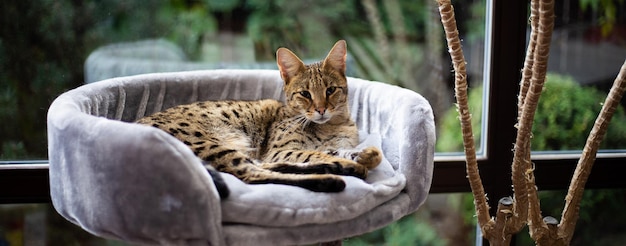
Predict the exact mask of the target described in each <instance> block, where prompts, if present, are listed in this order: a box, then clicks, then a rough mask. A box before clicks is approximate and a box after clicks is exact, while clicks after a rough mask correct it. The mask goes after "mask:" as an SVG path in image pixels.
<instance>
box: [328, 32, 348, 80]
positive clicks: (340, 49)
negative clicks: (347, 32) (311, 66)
mask: <svg viewBox="0 0 626 246" xmlns="http://www.w3.org/2000/svg"><path fill="white" fill-rule="evenodd" d="M347 54H348V48H347V47H346V41H344V40H339V41H337V43H335V45H334V46H333V48H332V49H331V50H330V52H328V55H327V56H326V59H324V64H323V66H324V68H325V69H332V70H336V71H339V72H341V74H345V73H346V57H347Z"/></svg>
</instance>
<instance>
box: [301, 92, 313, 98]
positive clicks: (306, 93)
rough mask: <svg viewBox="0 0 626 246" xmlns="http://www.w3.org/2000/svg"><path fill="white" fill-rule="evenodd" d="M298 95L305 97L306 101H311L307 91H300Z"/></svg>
mask: <svg viewBox="0 0 626 246" xmlns="http://www.w3.org/2000/svg"><path fill="white" fill-rule="evenodd" d="M300 95H302V96H303V97H306V98H308V99H311V93H310V92H308V91H301V92H300Z"/></svg>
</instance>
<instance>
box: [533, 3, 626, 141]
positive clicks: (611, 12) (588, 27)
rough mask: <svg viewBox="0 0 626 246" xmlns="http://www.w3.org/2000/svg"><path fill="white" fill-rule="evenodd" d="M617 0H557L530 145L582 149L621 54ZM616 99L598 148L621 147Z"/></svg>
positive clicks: (623, 131)
mask: <svg viewBox="0 0 626 246" xmlns="http://www.w3.org/2000/svg"><path fill="white" fill-rule="evenodd" d="M625 11H626V5H624V4H623V3H620V2H619V1H580V2H578V1H557V2H556V5H555V12H556V13H555V14H556V19H555V28H554V33H553V36H552V45H551V48H550V59H549V63H548V76H547V81H546V84H545V89H544V91H543V94H542V96H541V99H540V102H539V107H538V109H537V114H536V117H535V124H534V129H533V133H534V136H533V142H532V149H533V150H582V148H583V146H584V144H585V141H586V138H587V135H588V134H589V132H590V131H591V127H592V126H593V124H594V121H595V119H596V117H597V115H598V113H599V112H600V109H601V108H602V103H603V102H604V100H605V98H606V95H607V94H608V91H609V89H610V87H611V85H612V84H613V81H614V80H615V77H616V76H617V74H618V72H619V70H620V67H621V66H622V64H623V63H624V59H625V58H626V32H625V31H624V30H625V29H624V25H625V24H626V19H625V18H624V13H625ZM624 106H626V100H622V103H621V105H620V106H619V107H618V109H617V111H616V113H615V115H614V116H613V119H612V122H611V124H610V126H609V129H608V131H607V135H606V137H605V140H604V141H603V143H602V145H601V148H603V149H624V148H626V125H625V124H624V122H626V114H625V111H624Z"/></svg>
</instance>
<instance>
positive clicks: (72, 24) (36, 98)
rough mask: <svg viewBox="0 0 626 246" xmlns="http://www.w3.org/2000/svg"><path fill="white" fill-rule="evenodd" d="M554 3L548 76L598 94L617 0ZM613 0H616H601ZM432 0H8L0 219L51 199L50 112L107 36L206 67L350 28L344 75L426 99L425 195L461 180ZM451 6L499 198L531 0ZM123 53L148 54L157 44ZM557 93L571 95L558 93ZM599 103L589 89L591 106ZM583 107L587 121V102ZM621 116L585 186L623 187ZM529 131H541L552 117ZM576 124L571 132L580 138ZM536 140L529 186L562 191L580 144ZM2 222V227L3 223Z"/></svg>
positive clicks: (1, 54)
mask: <svg viewBox="0 0 626 246" xmlns="http://www.w3.org/2000/svg"><path fill="white" fill-rule="evenodd" d="M558 2H559V3H558V4H557V8H556V11H557V13H556V14H557V16H559V17H558V18H559V19H558V20H557V27H556V31H555V34H554V42H553V45H552V52H553V53H552V55H551V58H550V61H551V64H550V71H551V75H550V76H552V78H553V79H554V80H560V81H570V82H571V81H576V82H577V83H573V84H582V88H583V89H584V90H587V89H589V88H590V86H589V85H594V87H595V88H596V89H597V90H598V91H600V92H597V93H596V94H598V95H599V96H601V95H606V91H607V90H608V89H607V88H608V87H607V81H608V82H612V80H613V79H614V77H615V74H617V71H618V69H619V66H620V64H621V62H623V60H624V57H626V48H625V47H626V46H625V45H624V37H625V35H624V34H623V25H624V24H625V23H624V16H625V15H624V13H625V7H624V4H620V3H618V2H619V1H596V2H601V3H599V4H600V5H599V6H600V8H604V9H611V8H612V9H613V10H614V16H615V18H614V19H610V17H611V16H612V15H611V16H602V13H600V11H593V6H585V4H586V3H583V2H586V1H558ZM592 2H593V1H592ZM608 2H614V4H613V5H611V6H608V5H607V6H605V5H603V4H609V3H608ZM433 4H434V1H429V0H423V1H405V0H396V1H376V0H352V1H330V0H323V1H278V0H268V1H258V0H245V1H244V0H241V1H183V0H172V1H159V0H150V1H148V2H145V1H144V2H136V3H133V2H130V3H129V2H125V1H119V2H116V1H106V2H99V1H84V2H82V3H69V2H65V1H60V2H59V1H56V2H55V1H45V2H41V1H31V0H26V1H22V2H20V3H17V2H16V3H13V2H3V3H2V4H1V5H2V7H1V8H0V9H1V10H0V12H1V14H0V15H2V16H3V17H2V18H3V21H2V22H1V24H0V35H1V36H0V68H1V69H2V71H1V72H0V81H3V82H2V83H3V85H8V86H2V87H0V120H2V121H3V124H0V139H1V140H0V141H1V145H0V203H8V204H26V205H19V206H18V207H19V208H16V207H15V206H16V205H2V206H0V218H2V219H0V224H1V223H3V222H2V220H5V219H7V218H8V217H3V216H4V214H8V213H14V212H15V211H18V210H19V211H26V212H19V213H22V214H23V216H22V217H21V218H23V220H29V218H31V217H32V216H34V218H35V220H36V219H37V218H38V217H37V216H41V215H39V214H38V213H39V212H37V211H47V212H46V213H47V214H50V212H51V211H52V210H51V209H50V207H49V205H32V204H31V203H47V202H49V194H48V193H49V184H48V180H47V165H46V163H47V161H46V155H47V154H46V153H47V148H46V143H47V140H46V131H45V118H46V109H47V108H48V106H49V104H50V102H51V101H52V100H53V99H54V98H55V97H56V96H58V95H59V94H60V93H62V92H64V91H66V90H68V89H71V88H75V87H78V86H80V85H82V84H83V83H85V82H92V79H94V80H97V78H96V77H90V71H88V70H87V69H86V70H83V67H84V64H85V60H86V59H87V58H88V55H89V54H90V53H92V52H94V51H96V49H97V48H99V47H103V46H105V45H108V44H111V43H119V42H131V41H137V40H146V39H154V38H163V39H162V40H161V41H159V42H155V43H154V45H156V46H159V47H161V46H164V47H165V49H167V50H168V52H169V53H168V54H169V55H170V56H169V58H170V59H181V60H182V61H184V62H193V63H198V64H202V65H203V66H205V67H203V68H207V66H208V67H243V68H246V67H247V68H258V67H264V68H275V63H274V61H273V59H274V58H273V56H274V52H275V50H276V48H277V47H279V46H286V47H289V48H291V49H292V50H294V51H295V52H296V53H297V54H298V55H300V56H301V57H303V58H304V59H305V61H316V60H319V59H320V58H321V57H320V56H323V55H324V54H325V52H327V50H328V48H329V47H330V46H331V45H332V43H334V42H335V41H336V39H338V38H345V39H347V41H348V46H349V53H350V58H349V60H350V62H351V64H350V65H349V66H350V67H351V68H352V69H351V70H349V75H350V76H355V77H361V78H366V79H371V80H377V81H385V82H389V83H393V84H397V85H400V86H403V87H407V88H410V89H413V90H416V91H418V92H419V93H421V94H423V95H424V96H426V97H427V99H429V101H430V102H431V104H432V106H433V109H434V111H435V114H436V120H437V125H438V151H440V152H438V153H437V157H436V163H435V173H434V179H433V185H432V189H431V191H432V193H445V195H448V193H451V192H454V193H456V192H467V191H469V186H468V184H467V181H466V180H467V179H466V178H465V176H466V174H465V165H464V161H463V158H462V156H461V155H460V154H459V151H462V149H460V148H459V147H460V146H461V145H460V143H461V140H460V134H458V135H456V136H455V135H454V134H450V133H449V131H453V130H448V129H449V128H443V127H442V126H444V125H445V124H446V123H447V122H452V123H451V125H450V126H451V127H452V126H454V124H457V127H458V122H456V121H455V115H454V109H453V103H454V102H453V100H454V98H453V91H452V89H451V88H452V87H451V85H452V83H451V82H452V78H451V75H452V74H451V72H450V70H451V69H452V68H451V66H450V65H449V64H450V63H449V58H448V54H447V52H446V47H445V42H444V40H443V33H442V29H441V23H440V22H439V16H438V13H437V9H436V7H434V6H433ZM453 4H454V5H455V9H456V15H457V20H458V22H459V27H460V29H461V35H463V36H462V39H463V45H464V52H465V55H466V58H467V60H468V73H469V76H470V77H469V78H470V80H469V83H470V87H471V91H473V93H472V95H474V97H475V98H477V99H474V101H475V102H476V104H475V105H474V106H473V107H472V110H475V112H473V114H474V118H475V119H476V124H475V127H476V128H475V134H476V135H477V136H480V137H479V138H477V139H479V141H478V143H479V146H480V153H479V159H480V171H481V176H482V177H483V183H484V185H485V188H486V191H487V193H488V194H489V197H490V198H491V202H494V203H495V202H496V201H497V200H498V199H499V198H500V197H504V196H509V195H510V194H511V191H510V166H509V163H511V160H512V155H513V153H512V151H511V148H512V143H513V142H514V140H515V128H514V127H513V126H514V124H515V122H516V116H517V115H516V112H517V111H516V107H517V106H516V105H517V97H516V95H517V92H518V83H519V81H520V72H519V70H520V68H521V67H522V65H523V58H524V54H525V48H526V39H527V32H528V29H527V20H528V17H527V13H526V10H527V3H526V2H525V1H484V0H464V1H454V3H453ZM485 23H486V25H485ZM164 40H166V41H164ZM172 44H174V46H172ZM70 47H71V48H70ZM172 47H173V48H172ZM577 52H578V53H577ZM586 52H589V53H586ZM128 55H130V56H132V57H137V56H141V57H144V59H152V58H151V55H154V54H153V53H150V52H148V53H147V54H146V53H131V54H128ZM589 63H592V65H593V66H588V65H587V64H589ZM596 65H597V68H596V67H595V66H596ZM126 71H130V69H127V70H126ZM117 75H120V74H117ZM117 75H116V76H117ZM483 81H485V82H483ZM563 83H564V84H568V85H571V84H572V83H569V82H563ZM583 89H580V88H579V89H576V90H583ZM549 91H555V92H558V91H559V90H558V89H550V88H548V89H547V91H546V93H549ZM577 93H578V92H577ZM580 93H589V92H586V91H584V92H580ZM584 95H587V94H584ZM594 95H595V94H594ZM576 98H577V97H576ZM585 98H586V97H585ZM478 99H482V100H478ZM548 99H549V98H548V97H546V96H544V97H543V98H542V100H546V101H547V100H548ZM581 101H582V100H580V101H576V102H575V103H582V102H581ZM554 103H560V105H563V106H564V107H565V106H570V103H565V102H564V101H557V102H554ZM599 103H600V102H597V100H596V101H593V100H592V101H591V102H590V104H589V105H596V106H598V105H599ZM585 105H587V104H585ZM623 105H626V104H625V103H623ZM546 107H548V108H550V110H552V109H554V108H556V106H549V105H546ZM583 107H591V106H583ZM539 110H542V109H541V108H540V109H539ZM478 111H482V112H483V113H482V114H481V113H478ZM588 111H593V110H588ZM448 112H452V113H448ZM559 112H563V116H560V115H559V116H558V117H556V118H555V117H554V116H555V115H551V114H546V115H545V121H546V122H548V123H552V122H558V123H559V124H561V123H565V124H570V123H577V122H578V123H579V122H583V121H585V122H586V121H588V120H589V119H587V118H584V119H581V118H579V117H583V116H584V117H587V113H586V112H587V111H585V112H584V113H579V112H578V111H573V112H576V113H573V114H572V113H567V112H571V111H566V110H565V109H563V111H559ZM591 115H592V116H591V117H592V118H595V113H594V114H591ZM622 115H623V114H622ZM569 116H574V117H572V118H567V117H569ZM446 117H450V118H451V120H450V119H446ZM550 117H552V118H550ZM619 117H620V116H619V115H617V116H616V118H614V120H613V125H615V126H616V130H614V131H615V132H614V133H613V134H611V133H610V135H612V137H616V138H615V139H613V140H610V141H608V145H606V146H605V148H606V150H605V151H604V152H603V153H601V154H600V156H599V158H598V159H597V161H596V164H595V167H594V170H593V172H592V174H591V177H590V180H589V183H588V187H591V188H624V187H626V181H624V179H622V178H619V177H617V173H616V172H615V170H616V168H617V165H620V164H623V162H624V160H626V154H624V152H623V151H622V150H621V149H626V146H624V143H626V141H624V140H623V139H621V138H619V137H623V136H626V130H622V129H624V128H623V126H622V125H623V123H621V122H622V121H624V120H626V118H619ZM592 121H593V119H591V121H590V122H592ZM481 123H482V124H481ZM546 127H549V128H550V129H556V130H555V132H558V133H562V131H559V130H563V127H557V126H555V125H554V124H552V125H550V124H547V125H546ZM567 128H578V126H572V127H567ZM442 129H446V130H445V131H444V130H442ZM450 129H451V128H450ZM535 131H541V132H546V134H547V133H548V132H549V131H548V128H546V129H545V130H544V129H541V130H535ZM479 132H480V133H479ZM580 132H581V131H577V132H576V133H569V134H568V136H570V135H576V136H586V135H587V133H580ZM536 136H538V134H537V135H536ZM537 139H539V140H542V141H543V142H544V143H545V144H543V143H542V142H538V143H533V146H534V147H536V148H534V149H533V150H537V151H541V152H535V154H534V160H535V163H536V167H537V169H536V178H537V184H538V186H539V187H540V189H541V190H551V189H564V188H565V187H566V186H567V185H568V184H569V179H570V177H571V173H572V171H573V169H574V167H575V164H576V158H577V155H578V153H579V151H577V150H580V149H581V147H580V146H579V145H566V144H564V143H569V142H573V140H569V139H567V138H558V139H559V140H558V141H556V140H550V139H548V138H539V137H537ZM455 145H456V146H457V147H454V146H455ZM459 197H462V196H460V195H459V196H458V197H457V198H453V196H447V197H445V198H441V199H443V200H448V199H451V200H454V199H457V200H458V199H463V198H459ZM433 200H436V199H435V198H433ZM457 200H454V201H455V202H458V201H457ZM458 204H461V203H458ZM31 205H32V206H31ZM459 206H461V205H459ZM491 207H492V208H493V207H495V206H494V205H493V204H492V205H491ZM7 211H8V212H7ZM33 211H34V212H33ZM19 213H18V214H19ZM31 213H32V214H31ZM52 213H53V212H52ZM428 216H433V215H432V214H431V215H428ZM18 217H19V216H18ZM47 218H53V217H52V215H48V217H47ZM8 219H11V218H8ZM18 220H21V219H18ZM2 229H3V228H2V227H0V233H2V232H4V231H3V230H2ZM0 236H1V235H0ZM2 239H3V238H2V237H0V244H2Z"/></svg>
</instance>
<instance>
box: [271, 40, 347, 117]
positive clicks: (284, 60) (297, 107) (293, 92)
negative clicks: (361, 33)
mask: <svg viewBox="0 0 626 246" xmlns="http://www.w3.org/2000/svg"><path fill="white" fill-rule="evenodd" d="M346 54H347V47H346V42H345V41H343V40H339V41H337V43H335V45H334V46H333V48H332V49H331V50H330V52H329V53H328V55H327V56H326V59H324V60H323V61H321V62H318V63H315V64H311V65H305V64H304V63H303V62H302V60H300V58H298V56H296V55H295V54H294V53H293V52H291V51H290V50H288V49H286V48H280V49H278V51H276V63H277V64H278V68H279V69H280V76H281V77H282V78H283V81H284V83H285V84H284V87H283V88H284V91H285V97H286V98H287V106H288V107H290V108H291V109H292V110H294V111H295V112H297V113H298V114H302V115H304V116H305V117H306V118H307V119H308V120H310V121H312V122H315V123H317V124H323V123H326V122H329V121H337V122H340V121H345V119H346V117H350V115H349V113H348V83H347V80H346V75H345V73H346Z"/></svg>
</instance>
